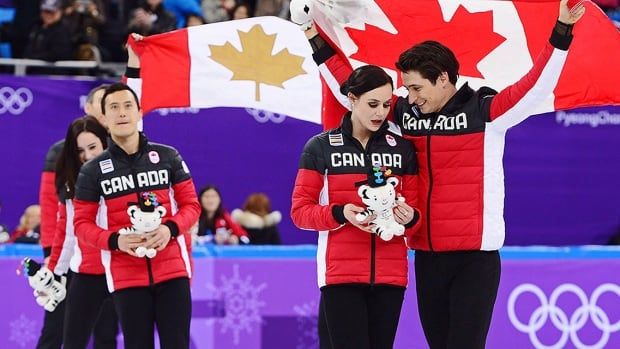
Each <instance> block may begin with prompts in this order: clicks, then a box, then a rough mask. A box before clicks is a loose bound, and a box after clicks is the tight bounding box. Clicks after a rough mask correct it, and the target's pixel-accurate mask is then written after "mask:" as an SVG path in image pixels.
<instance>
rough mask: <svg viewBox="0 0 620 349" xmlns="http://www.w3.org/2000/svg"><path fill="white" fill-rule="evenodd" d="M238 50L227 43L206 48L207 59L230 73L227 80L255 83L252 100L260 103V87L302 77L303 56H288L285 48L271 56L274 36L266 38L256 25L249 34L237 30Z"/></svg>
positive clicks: (277, 84)
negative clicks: (208, 54) (209, 50)
mask: <svg viewBox="0 0 620 349" xmlns="http://www.w3.org/2000/svg"><path fill="white" fill-rule="evenodd" d="M237 33H238V34H239V39H240V41H241V46H242V51H239V50H237V49H236V48H235V47H234V46H233V45H232V44H231V43H230V42H227V43H225V44H224V45H222V46H218V45H209V48H210V49H211V56H210V57H211V59H213V60H214V61H216V62H217V63H219V64H221V65H223V66H224V67H226V68H227V69H229V70H231V71H232V72H233V76H232V78H231V80H249V81H254V82H255V83H256V94H255V98H256V101H260V84H261V83H262V84H266V85H271V86H276V87H280V88H284V85H283V83H284V82H285V81H287V80H289V79H292V78H294V77H296V76H298V75H303V74H306V71H305V70H304V69H303V68H302V64H303V62H304V57H302V56H297V55H294V54H291V53H289V51H288V49H286V48H285V49H283V50H281V51H280V52H278V53H276V54H275V55H272V54H271V52H272V51H273V47H274V44H275V41H276V36H277V34H271V35H267V34H266V33H265V31H264V30H263V27H262V26H261V25H259V24H257V25H254V26H252V28H250V31H248V32H243V31H240V30H237Z"/></svg>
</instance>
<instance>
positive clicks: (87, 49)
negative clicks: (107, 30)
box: [64, 0, 105, 60]
mask: <svg viewBox="0 0 620 349" xmlns="http://www.w3.org/2000/svg"><path fill="white" fill-rule="evenodd" d="M64 12H65V14H64V21H65V24H66V25H67V27H68V28H69V30H70V31H71V39H72V42H73V45H74V47H76V48H77V50H76V52H75V56H74V58H75V59H78V60H94V59H95V58H96V57H95V53H94V52H95V50H98V45H99V30H100V29H101V27H102V26H103V24H104V23H105V12H104V9H103V3H102V2H101V0H72V1H71V3H70V4H69V6H67V7H66V8H65V10H64Z"/></svg>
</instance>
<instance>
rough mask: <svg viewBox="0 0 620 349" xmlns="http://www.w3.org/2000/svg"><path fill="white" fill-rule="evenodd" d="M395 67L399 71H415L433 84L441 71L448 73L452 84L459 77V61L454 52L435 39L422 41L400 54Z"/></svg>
mask: <svg viewBox="0 0 620 349" xmlns="http://www.w3.org/2000/svg"><path fill="white" fill-rule="evenodd" d="M396 68H397V69H398V70H400V71H401V72H410V71H416V72H418V73H420V75H422V77H423V78H425V79H427V80H429V81H430V82H431V83H432V84H433V85H435V82H436V81H437V78H438V77H439V75H441V73H443V72H446V73H448V78H449V80H450V82H451V83H452V84H453V85H456V80H457V79H458V77H459V61H458V60H457V59H456V56H455V55H454V52H452V51H451V50H450V49H449V48H448V47H446V46H444V45H442V44H441V43H439V42H437V41H431V40H429V41H424V42H422V43H419V44H417V45H415V46H413V47H412V48H410V49H408V50H407V51H405V52H403V53H401V54H400V57H398V62H396Z"/></svg>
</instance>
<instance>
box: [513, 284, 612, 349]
mask: <svg viewBox="0 0 620 349" xmlns="http://www.w3.org/2000/svg"><path fill="white" fill-rule="evenodd" d="M527 292H529V293H532V294H533V295H534V296H536V297H537V298H538V300H539V301H540V306H539V307H538V308H537V309H536V310H534V312H533V313H532V315H530V318H529V319H528V320H527V323H523V322H521V320H519V319H518V318H517V315H516V314H515V303H516V301H517V298H519V296H521V295H522V294H523V293H527ZM606 292H612V293H615V294H616V295H617V296H618V297H620V287H619V286H618V285H617V284H612V283H606V284H602V285H600V286H598V287H597V288H596V289H595V290H594V292H592V296H591V297H590V299H589V300H588V297H587V296H586V294H585V292H584V291H583V290H582V289H581V288H580V287H579V286H577V285H575V284H562V285H560V286H558V287H557V288H556V289H555V290H553V292H551V296H550V297H549V300H547V296H546V295H545V293H544V292H543V291H542V290H541V289H540V288H539V287H538V286H536V285H534V284H522V285H519V286H518V287H517V288H515V289H514V290H513V291H512V292H511V293H510V296H509V297H508V317H509V318H510V322H511V323H512V325H513V326H514V327H515V328H516V329H517V330H519V331H521V332H523V333H527V334H528V335H529V339H530V341H531V343H532V344H533V345H534V347H535V348H536V349H559V348H564V347H565V346H566V343H567V342H568V340H569V339H570V341H571V343H572V344H573V345H574V346H575V347H576V348H577V349H600V348H604V347H605V345H606V344H607V342H608V341H609V337H610V335H611V333H613V332H617V331H619V330H620V320H618V321H616V322H614V323H611V322H610V319H609V316H608V315H607V313H605V311H604V310H603V309H602V308H601V307H599V306H598V305H597V302H598V299H599V298H600V296H601V295H602V294H604V293H606ZM564 293H569V294H574V295H575V296H577V298H578V299H579V301H580V302H581V305H580V306H579V307H578V308H577V309H576V310H575V311H574V312H573V314H572V315H570V317H569V316H568V315H567V314H566V313H565V312H564V310H562V308H560V307H558V306H557V304H556V303H557V301H558V298H560V296H561V295H562V294H564ZM547 319H550V320H551V323H552V324H553V325H554V326H555V328H557V329H558V330H560V331H561V332H562V335H561V337H560V339H559V340H558V342H557V343H555V344H553V345H549V346H547V345H545V344H543V343H541V342H540V340H539V339H538V336H537V332H538V331H539V330H540V329H541V328H542V327H543V326H544V325H545V324H546V323H547ZM588 319H592V323H593V324H594V326H596V328H598V329H599V330H600V331H601V332H602V335H601V337H600V339H599V340H598V342H596V343H595V344H592V345H588V344H584V343H583V342H582V341H581V339H580V338H579V335H578V332H579V330H581V329H582V328H583V327H584V326H585V324H586V323H587V321H588Z"/></svg>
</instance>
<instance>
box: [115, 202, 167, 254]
mask: <svg viewBox="0 0 620 349" xmlns="http://www.w3.org/2000/svg"><path fill="white" fill-rule="evenodd" d="M127 214H128V215H129V219H130V220H131V227H130V228H123V229H121V230H119V232H118V233H119V234H121V235H124V234H144V233H149V232H152V231H153V230H155V229H157V228H158V227H159V226H160V225H161V220H162V218H164V216H165V215H166V208H165V207H164V206H162V205H160V204H159V202H158V201H157V196H156V195H155V194H154V193H151V192H145V193H140V202H139V204H138V205H136V204H135V203H134V204H132V205H130V206H129V208H128V209H127ZM135 252H136V255H137V256H138V257H148V258H154V257H155V256H156V255H157V250H156V249H154V248H146V247H144V246H140V247H138V248H136V250H135Z"/></svg>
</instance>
